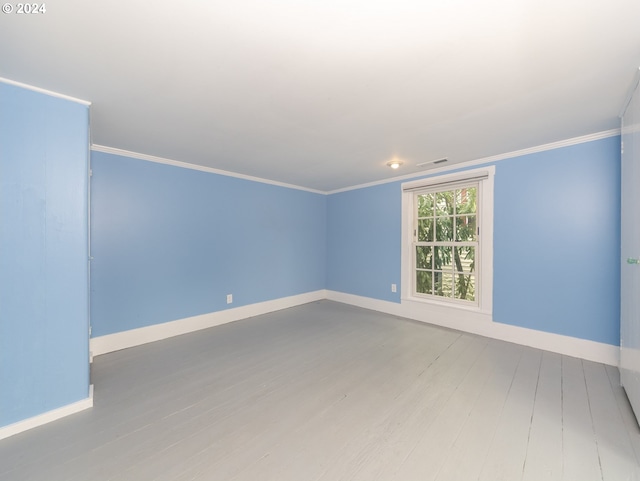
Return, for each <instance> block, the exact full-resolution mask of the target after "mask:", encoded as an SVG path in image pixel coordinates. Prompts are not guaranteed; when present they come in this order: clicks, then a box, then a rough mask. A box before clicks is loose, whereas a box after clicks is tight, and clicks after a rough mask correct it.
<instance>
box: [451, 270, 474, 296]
mask: <svg viewBox="0 0 640 481" xmlns="http://www.w3.org/2000/svg"><path fill="white" fill-rule="evenodd" d="M455 297H456V299H464V300H467V301H475V300H476V276H474V275H463V274H458V275H456V295H455Z"/></svg>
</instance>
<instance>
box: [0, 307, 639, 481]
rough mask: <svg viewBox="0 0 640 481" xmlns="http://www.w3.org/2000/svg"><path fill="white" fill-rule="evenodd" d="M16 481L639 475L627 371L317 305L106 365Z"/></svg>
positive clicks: (1, 459)
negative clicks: (79, 408)
mask: <svg viewBox="0 0 640 481" xmlns="http://www.w3.org/2000/svg"><path fill="white" fill-rule="evenodd" d="M92 381H93V383H94V385H95V393H94V404H95V405H94V407H93V408H92V409H90V410H87V411H84V412H82V413H79V414H76V415H73V416H70V417H68V418H65V419H62V420H60V421H57V422H54V423H51V424H48V425H46V426H42V427H40V428H37V429H34V430H31V431H29V432H25V433H22V434H19V435H17V436H14V437H12V438H9V439H5V440H3V441H0V479H1V480H12V481H18V480H27V479H30V480H47V481H55V480H65V481H80V480H82V481H87V480H92V481H98V480H135V481H141V480H157V481H160V480H230V481H231V480H233V481H289V480H291V481H307V480H308V481H337V480H345V481H346V480H348V481H359V480H362V481H365V480H366V481H375V480H380V481H412V480H420V481H427V480H433V481H450V480H464V481H468V480H483V481H489V480H490V481H498V480H509V481H513V480H533V481H543V480H576V481H590V480H602V481H626V480H640V474H639V473H640V468H639V461H638V460H639V459H640V430H639V429H638V426H637V424H636V422H635V420H634V418H633V415H632V412H631V408H630V407H629V404H628V401H627V399H626V396H625V394H624V392H623V391H622V389H621V388H620V386H619V378H618V372H617V369H615V368H612V367H609V366H605V365H602V364H597V363H593V362H588V361H582V360H579V359H575V358H571V357H566V356H561V355H558V354H553V353H549V352H544V351H540V350H536V349H531V348H527V347H522V346H518V345H515V344H510V343H506V342H501V341H495V340H491V339H487V338H483V337H479V336H474V335H470V334H465V333H460V332H457V331H452V330H448V329H443V328H439V327H434V326H429V325H426V324H421V323H417V322H413V321H408V320H405V319H399V318H395V317H393V316H388V315H385V314H380V313H376V312H372V311H367V310H364V309H359V308H355V307H351V306H347V305H343V304H339V303H334V302H330V301H320V302H316V303H312V304H307V305H304V306H300V307H296V308H292V309H287V310H283V311H279V312H276V313H272V314H268V315H264V316H259V317H255V318H252V319H247V320H244V321H239V322H235V323H231V324H226V325H223V326H218V327H215V328H212V329H208V330H206V331H200V332H197V333H193V334H188V335H184V336H180V337H176V338H173V339H169V340H166V341H161V342H156V343H153V344H148V345H145V346H140V347H136V348H133V349H127V350H124V351H119V352H115V353H110V354H106V355H103V356H99V357H97V358H96V359H95V360H94V366H93V372H92Z"/></svg>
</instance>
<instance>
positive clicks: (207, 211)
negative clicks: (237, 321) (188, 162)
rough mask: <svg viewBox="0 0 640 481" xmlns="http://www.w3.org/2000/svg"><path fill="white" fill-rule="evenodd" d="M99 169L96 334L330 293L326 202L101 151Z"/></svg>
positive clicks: (94, 225) (94, 229) (95, 187)
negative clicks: (327, 286) (327, 284)
mask: <svg viewBox="0 0 640 481" xmlns="http://www.w3.org/2000/svg"><path fill="white" fill-rule="evenodd" d="M92 169H93V177H92V204H91V209H92V217H91V219H92V220H91V233H92V256H93V257H94V260H93V261H92V269H91V276H92V277H91V290H92V297H91V318H92V328H93V334H92V335H93V336H102V335H105V334H111V333H115V332H120V331H125V330H129V329H134V328H138V327H143V326H148V325H151V324H158V323H162V322H167V321H173V320H176V319H182V318H185V317H189V316H194V315H198V314H205V313H210V312H215V311H220V310H223V309H228V308H230V307H238V306H243V305H247V304H253V303H256V302H261V301H267V300H272V299H278V298H281V297H287V296H292V295H296V294H302V293H305V292H312V291H315V290H319V289H324V286H325V270H326V196H324V195H320V194H314V193H310V192H306V191H301V190H295V189H289V188H285V187H279V186H274V185H269V184H265V183H260V182H252V181H248V180H244V179H239V178H235V177H228V176H222V175H218V174H213V173H207V172H201V171H197V170H191V169H184V168H180V167H175V166H171V165H165V164H159V163H153V162H148V161H144V160H138V159H132V158H128V157H122V156H117V155H112V154H106V153H101V152H92ZM227 294H233V304H231V305H227V304H226V295H227Z"/></svg>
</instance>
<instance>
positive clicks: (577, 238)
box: [327, 137, 620, 345]
mask: <svg viewBox="0 0 640 481" xmlns="http://www.w3.org/2000/svg"><path fill="white" fill-rule="evenodd" d="M495 165H496V176H495V197H494V202H495V209H494V224H495V226H494V300H493V303H494V315H493V317H494V321H495V322H501V323H505V324H512V325H515V326H522V327H527V328H531V329H537V330H541V331H546V332H552V333H558V334H565V335H568V336H573V337H578V338H583V339H590V340H594V341H599V342H604V343H608V344H614V345H617V344H619V338H620V332H619V319H620V311H619V295H620V282H619V278H620V259H619V258H620V138H619V137H611V138H606V139H602V140H597V141H593V142H588V143H584V144H579V145H575V146H570V147H564V148H560V149H556V150H551V151H546V152H540V153H536V154H532V155H527V156H522V157H517V158H513V159H507V160H503V161H500V162H497V163H496V164H495ZM400 185H401V183H400V182H395V183H389V184H384V185H380V186H374V187H369V188H363V189H357V190H353V191H348V192H343V193H337V194H333V195H330V196H329V198H328V201H327V202H328V203H327V211H328V222H327V245H328V246H329V248H328V253H327V257H328V260H327V289H330V290H335V291H340V292H345V293H349V294H356V295H360V296H366V297H371V298H375V299H382V300H388V301H393V302H400V294H399V293H396V294H394V293H391V291H390V284H391V283H398V288H400V285H399V283H400V255H401V253H400V244H401V232H400V225H401V189H400Z"/></svg>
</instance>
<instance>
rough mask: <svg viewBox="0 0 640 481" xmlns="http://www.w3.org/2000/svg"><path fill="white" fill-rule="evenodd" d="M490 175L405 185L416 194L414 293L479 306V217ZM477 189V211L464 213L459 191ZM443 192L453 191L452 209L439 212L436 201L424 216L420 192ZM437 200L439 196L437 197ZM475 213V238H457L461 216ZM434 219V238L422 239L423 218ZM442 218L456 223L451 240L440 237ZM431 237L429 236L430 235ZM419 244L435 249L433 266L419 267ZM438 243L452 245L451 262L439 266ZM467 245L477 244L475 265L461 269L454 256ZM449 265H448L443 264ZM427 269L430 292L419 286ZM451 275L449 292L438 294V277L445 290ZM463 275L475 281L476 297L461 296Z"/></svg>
mask: <svg viewBox="0 0 640 481" xmlns="http://www.w3.org/2000/svg"><path fill="white" fill-rule="evenodd" d="M487 177H488V175H479V176H474V177H471V178H469V177H465V178H464V179H454V180H449V181H447V182H438V183H434V184H431V185H428V186H425V185H424V184H422V185H420V186H418V187H414V188H408V189H403V191H404V192H406V193H411V194H412V197H413V207H414V210H413V242H412V244H411V249H412V254H411V257H412V269H411V270H412V276H411V277H412V282H411V285H412V295H413V296H416V297H421V298H429V299H435V300H441V301H444V302H451V303H457V304H464V305H475V306H478V305H479V302H480V295H479V294H480V292H479V291H480V288H481V286H480V285H479V284H480V279H481V275H480V262H479V261H480V232H479V226H480V219H479V215H480V212H481V206H480V198H481V190H480V189H481V185H480V181H481V180H482V179H486V178H487ZM474 188H475V190H476V199H475V200H476V206H475V207H476V208H475V211H474V212H467V213H463V214H460V213H459V212H458V210H457V202H456V191H459V190H461V189H474ZM443 192H450V193H451V196H452V198H453V205H452V212H450V213H447V214H446V215H438V210H437V207H436V205H435V203H434V206H433V209H431V215H429V216H424V215H422V216H421V215H419V196H420V195H425V194H434V195H436V196H437V194H438V193H443ZM434 202H435V200H434ZM471 216H475V219H476V233H475V240H473V241H470V240H464V241H456V240H455V237H456V236H457V221H458V219H460V218H463V217H471ZM429 219H432V220H433V225H432V226H431V228H432V229H433V231H432V232H431V238H432V239H433V240H428V241H425V240H419V221H421V220H422V221H424V220H429ZM442 219H451V221H452V224H451V236H452V237H453V239H447V240H442V241H439V240H437V232H436V231H437V229H436V226H437V221H438V220H442ZM427 237H429V236H427ZM418 247H430V248H431V249H432V251H431V267H418V258H417V256H418V253H417V250H418V249H417V248H418ZM438 247H443V248H450V249H451V253H450V255H451V259H450V263H449V264H447V266H446V267H445V266H442V265H441V266H436V265H435V263H434V260H435V252H434V251H435V249H436V248H438ZM457 247H459V248H464V247H473V248H474V251H473V252H474V259H473V262H474V269H473V271H465V270H464V267H463V271H459V270H458V268H457V266H456V262H455V260H454V256H455V253H456V248H457ZM443 267H445V268H443ZM420 272H423V273H424V274H425V275H428V276H430V280H431V281H430V282H429V286H430V289H431V292H430V293H426V292H420V291H419V290H418V277H419V273H420ZM444 276H447V283H448V284H450V285H448V286H447V288H446V291H448V292H449V295H447V296H443V295H438V294H437V293H436V286H437V284H436V280H437V279H438V280H439V281H440V285H439V286H438V287H439V289H438V290H439V291H440V292H444V291H445V288H444V287H443V285H444V279H445V277H444ZM460 276H463V278H466V279H467V282H469V283H471V285H472V289H473V299H472V300H470V299H461V298H459V297H457V292H456V289H457V287H458V282H460ZM468 286H469V285H467V287H465V295H467V294H466V289H467V288H468Z"/></svg>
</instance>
